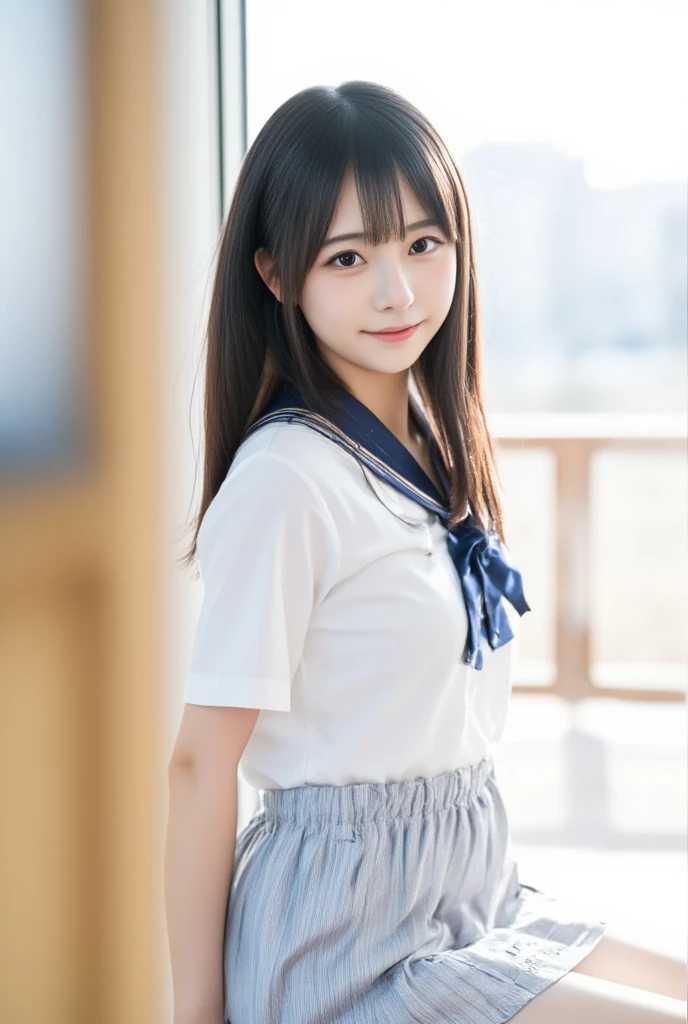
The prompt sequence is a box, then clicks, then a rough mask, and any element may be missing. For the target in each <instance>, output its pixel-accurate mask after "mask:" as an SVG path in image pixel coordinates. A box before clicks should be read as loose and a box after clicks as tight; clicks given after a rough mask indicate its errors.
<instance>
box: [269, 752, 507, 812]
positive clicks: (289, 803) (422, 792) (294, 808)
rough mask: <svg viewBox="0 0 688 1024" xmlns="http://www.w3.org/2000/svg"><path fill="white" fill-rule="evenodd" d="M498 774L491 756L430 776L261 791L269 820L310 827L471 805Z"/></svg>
mask: <svg viewBox="0 0 688 1024" xmlns="http://www.w3.org/2000/svg"><path fill="white" fill-rule="evenodd" d="M493 776H494V761H493V760H492V758H491V757H485V758H483V759H482V761H478V762H476V763H475V764H469V765H465V766H463V767H461V768H455V769H454V770H453V771H449V772H443V773H442V775H433V776H431V777H429V778H422V777H421V778H418V779H402V780H400V781H398V782H353V783H350V784H349V785H345V786H295V787H293V788H291V789H259V790H258V799H259V813H260V814H261V815H262V816H263V817H264V818H265V820H266V821H268V822H273V823H276V822H279V821H291V822H296V823H299V824H304V825H305V824H314V825H318V824H329V825H356V824H362V823H364V822H369V821H373V820H375V819H390V818H400V817H401V818H408V817H413V816H416V815H419V814H428V813H430V812H432V811H440V810H442V809H443V808H446V807H456V806H460V805H462V804H465V803H467V802H468V801H470V800H473V799H474V798H475V797H477V796H479V795H480V794H481V793H482V791H483V790H484V789H485V787H486V786H487V784H488V782H489V781H490V779H492V778H493Z"/></svg>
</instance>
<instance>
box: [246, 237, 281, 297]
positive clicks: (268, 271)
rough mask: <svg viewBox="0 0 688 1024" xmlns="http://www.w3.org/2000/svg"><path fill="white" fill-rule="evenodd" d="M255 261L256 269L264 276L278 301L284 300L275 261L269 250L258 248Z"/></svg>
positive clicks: (254, 257) (254, 256)
mask: <svg viewBox="0 0 688 1024" xmlns="http://www.w3.org/2000/svg"><path fill="white" fill-rule="evenodd" d="M253 262H254V263H255V265H256V270H257V271H258V273H259V274H260V276H261V277H262V279H263V281H264V282H265V284H266V285H267V286H268V288H269V289H270V291H271V292H272V294H273V295H274V296H275V298H276V299H277V301H278V302H281V301H282V298H281V289H280V283H279V278H278V277H277V270H276V267H275V261H274V260H273V258H272V256H271V255H270V253H269V252H268V250H267V249H256V251H255V253H254V255H253Z"/></svg>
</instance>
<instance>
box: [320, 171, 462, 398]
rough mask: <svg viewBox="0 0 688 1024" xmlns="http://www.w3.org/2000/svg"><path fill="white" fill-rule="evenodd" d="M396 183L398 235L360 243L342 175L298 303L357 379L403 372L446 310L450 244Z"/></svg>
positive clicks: (357, 218)
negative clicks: (398, 332)
mask: <svg viewBox="0 0 688 1024" xmlns="http://www.w3.org/2000/svg"><path fill="white" fill-rule="evenodd" d="M399 186H400V191H401V196H402V201H403V206H404V223H405V224H406V225H407V228H411V230H408V233H407V235H406V238H405V239H403V240H402V241H400V242H399V241H394V240H392V241H389V242H386V243H382V244H380V245H375V246H374V245H366V244H365V243H364V241H363V239H362V238H347V239H342V240H340V241H333V242H331V241H329V240H330V239H331V238H333V237H335V236H338V235H343V234H346V235H348V234H361V233H362V231H363V218H362V215H361V210H360V206H359V203H358V197H357V195H356V187H355V183H354V179H353V175H352V174H349V175H348V176H347V178H346V179H345V181H344V186H343V189H342V192H341V195H340V199H339V203H338V206H337V209H336V211H335V215H334V218H333V221H332V224H331V225H330V228H329V230H328V233H327V239H326V244H325V245H324V246H323V248H322V249H321V251H320V252H319V253H318V256H317V258H316V261H315V263H314V265H313V266H312V267H311V269H310V271H309V272H308V274H307V276H306V280H305V282H304V287H303V291H302V296H301V309H302V311H303V314H304V317H305V318H306V320H307V322H308V324H309V326H310V327H311V330H312V331H313V333H314V335H315V338H316V341H317V344H318V347H319V349H320V351H321V353H322V355H323V358H324V359H325V360H326V361H327V362H328V363H330V365H331V366H332V367H333V369H334V370H335V371H336V372H337V373H338V374H339V376H340V377H341V378H342V379H343V380H345V381H347V383H350V384H352V385H355V383H356V382H357V380H360V379H361V378H362V377H366V376H369V375H371V374H400V373H403V375H404V378H405V376H406V372H407V371H408V368H409V367H410V366H411V365H412V364H413V363H415V361H416V359H418V356H419V355H420V354H421V352H422V351H423V349H424V348H425V346H426V345H427V344H428V343H429V342H430V341H431V340H432V338H433V336H434V335H435V333H436V332H437V330H438V328H439V327H440V326H441V325H442V322H443V321H444V319H445V318H446V316H447V313H448V312H449V307H450V306H451V302H452V298H453V295H454V287H455V279H456V248H455V245H454V243H453V241H452V240H451V239H450V238H448V237H447V236H445V235H444V233H443V232H442V230H441V228H440V227H439V225H437V224H430V223H426V224H424V225H422V226H418V227H415V228H414V227H412V225H414V224H416V223H417V222H419V221H428V220H431V219H432V218H429V217H428V214H427V211H426V210H424V209H423V207H422V206H421V205H420V203H419V202H418V200H417V199H416V197H415V196H414V194H413V193H412V192H411V190H410V188H409V186H408V184H407V183H406V181H405V180H404V179H403V178H400V180H399ZM413 324H418V325H419V326H418V327H417V328H416V330H415V331H414V332H413V333H412V334H411V335H410V337H407V338H402V339H401V340H394V336H393V335H392V336H389V337H391V339H392V340H387V341H385V340H383V338H381V337H379V336H376V335H375V334H374V333H372V332H374V331H381V330H384V329H385V328H387V327H399V326H402V325H404V326H406V325H413Z"/></svg>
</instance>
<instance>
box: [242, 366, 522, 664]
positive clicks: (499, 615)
mask: <svg viewBox="0 0 688 1024" xmlns="http://www.w3.org/2000/svg"><path fill="white" fill-rule="evenodd" d="M338 397H339V399H340V403H341V404H340V407H339V409H338V410H337V411H333V413H332V414H331V416H330V417H324V416H321V415H319V414H318V413H315V412H313V411H312V410H309V409H308V407H307V405H306V403H305V401H304V399H303V398H302V396H301V395H300V393H299V392H298V390H297V389H296V388H292V387H288V386H282V387H281V388H280V389H278V391H277V393H276V394H275V395H274V396H273V398H272V400H271V401H270V402H269V403H268V406H267V408H266V409H265V411H264V412H263V414H262V415H261V416H260V417H259V418H258V419H257V420H255V421H254V422H253V423H252V424H251V426H250V427H249V429H248V431H247V433H246V436H247V437H248V436H249V435H250V434H252V433H253V432H254V431H256V430H257V429H258V428H259V427H261V426H263V425H264V424H266V423H273V422H279V421H286V422H296V423H303V424H305V425H307V426H309V427H310V428H311V429H314V430H316V431H318V432H319V433H321V434H323V435H325V436H326V437H328V438H329V439H330V440H332V441H334V442H335V443H336V444H339V445H340V447H342V448H344V449H345V450H346V451H348V452H349V453H350V454H352V455H353V456H354V457H355V458H356V459H358V461H359V462H361V463H363V464H364V465H366V466H367V467H368V468H369V469H371V470H372V472H373V473H375V474H376V475H377V476H379V477H380V478H381V479H383V480H386V481H387V482H388V483H390V484H391V485H392V486H393V487H395V488H396V489H397V490H399V491H401V492H402V493H403V494H406V495H407V496H408V497H410V498H412V499H413V500H414V501H417V502H418V503H419V504H420V505H422V506H423V507H425V508H427V509H429V510H430V511H431V512H434V513H435V514H436V515H437V516H439V518H440V519H441V520H442V521H443V522H444V524H445V526H446V527H447V545H448V548H449V553H450V555H451V559H452V562H453V563H454V566H455V568H456V571H457V573H458V575H459V579H460V581H461V589H462V592H463V597H464V603H465V605H466V612H467V615H468V636H467V640H466V646H465V649H464V652H463V661H464V662H465V663H466V664H467V665H471V666H472V667H473V668H475V669H482V667H483V651H482V645H481V637H484V638H485V639H486V640H487V641H488V643H489V644H490V647H491V648H492V649H493V650H495V649H496V648H497V647H501V646H502V644H505V643H507V641H509V640H512V639H513V636H514V633H513V631H512V629H511V624H510V622H509V619H508V617H507V614H506V611H505V608H504V603H503V599H504V598H506V599H507V600H508V601H509V602H510V603H511V604H512V605H513V606H514V608H515V609H516V610H517V612H518V613H519V615H523V614H524V613H525V612H527V611H530V606H529V605H528V603H527V601H526V599H525V596H524V593H523V582H522V578H521V574H520V573H519V571H518V569H516V567H515V566H514V565H513V564H512V563H511V561H510V559H509V557H508V555H507V553H506V551H505V549H504V546H503V544H502V542H501V538H500V537H499V535H498V534H497V533H487V532H486V531H484V530H483V529H481V528H480V527H479V526H478V525H477V524H476V522H475V520H474V518H473V516H472V515H471V514H470V513H469V514H468V515H467V516H466V517H465V518H464V519H463V520H462V521H461V522H460V523H458V524H456V525H455V526H453V527H449V525H448V519H449V507H448V501H447V496H448V494H449V490H450V480H449V475H448V473H447V470H446V467H445V465H444V462H443V460H442V457H441V454H440V450H439V446H438V444H437V441H436V440H435V437H434V435H433V433H432V430H431V428H430V424H429V423H428V421H427V418H426V416H425V413H424V412H423V410H422V408H421V407H420V405H419V404H418V403H417V401H416V400H415V398H414V397H413V395H412V394H410V395H409V403H410V406H411V411H412V412H413V414H414V418H415V419H416V421H417V423H418V425H419V426H420V429H421V431H422V433H423V435H424V437H425V439H426V440H427V443H428V451H429V453H430V457H431V459H432V464H433V466H434V468H435V472H436V473H437V476H438V479H439V480H440V482H441V483H442V486H443V488H444V491H445V494H444V495H442V494H440V493H439V491H438V490H437V487H436V486H435V484H434V483H433V481H432V480H431V479H430V477H429V476H428V474H427V473H426V472H425V470H424V469H423V467H422V466H421V465H420V463H419V462H418V461H417V460H416V459H415V458H414V456H413V455H412V454H411V452H410V451H409V449H408V448H407V447H406V445H405V444H403V443H402V442H401V441H400V440H399V438H398V437H397V436H396V435H395V434H394V433H393V432H392V431H391V430H390V429H389V427H387V426H386V425H385V424H384V423H383V422H382V421H381V420H380V419H379V418H378V417H377V416H376V415H375V413H373V412H372V411H371V410H370V409H369V408H368V407H367V406H366V405H364V403H363V402H361V401H359V399H357V398H356V397H355V396H354V395H352V394H351V392H349V391H347V390H346V389H344V388H342V389H341V391H340V392H339V394H338Z"/></svg>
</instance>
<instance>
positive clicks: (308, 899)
mask: <svg viewBox="0 0 688 1024" xmlns="http://www.w3.org/2000/svg"><path fill="white" fill-rule="evenodd" d="M258 792H259V799H260V803H259V807H258V809H257V810H256V812H255V814H254V815H253V817H252V818H251V820H250V821H249V822H248V824H247V825H246V826H245V827H244V828H243V829H242V830H241V832H240V833H239V835H238V836H237V844H236V850H235V858H234V873H233V877H232V883H231V887H230V894H229V903H228V908H227V917H226V927H225V943H224V978H225V1021H226V1024H503V1022H504V1021H508V1020H510V1019H511V1018H512V1017H513V1016H514V1014H516V1013H517V1012H518V1010H520V1009H521V1008H522V1007H523V1006H525V1004H526V1003H528V1002H529V1001H530V1000H531V999H533V998H535V997H537V995H538V994H539V993H540V992H542V991H543V989H545V988H547V987H548V986H549V985H551V984H552V983H553V982H556V981H557V979H559V978H561V977H562V976H563V975H564V974H566V973H567V972H568V971H569V970H570V969H571V968H572V967H574V966H575V965H576V964H577V963H578V962H579V961H580V960H582V959H583V957H584V956H586V955H587V954H588V953H589V952H590V951H591V950H592V948H593V947H594V946H595V945H596V943H597V942H598V941H599V939H600V938H601V937H602V935H603V933H604V930H605V927H606V922H605V921H599V920H583V919H582V917H581V916H580V914H579V913H578V912H577V908H576V907H575V906H572V905H570V904H569V903H568V902H567V901H566V900H564V899H562V898H559V897H555V896H553V895H548V894H546V893H544V892H541V891H539V890H537V889H535V888H533V887H531V886H527V885H524V884H522V883H521V882H520V881H519V877H518V868H517V864H516V862H515V860H514V858H513V856H512V854H511V841H510V834H509V825H508V820H507V814H506V810H505V807H504V803H503V801H502V797H501V795H500V791H499V788H498V785H497V780H496V777H495V768H494V762H493V761H492V759H490V758H485V759H484V760H482V761H480V762H478V763H476V764H473V765H468V766H466V767H462V768H458V769H455V770H454V771H449V772H445V773H443V774H442V775H437V776H433V777H431V778H418V779H413V780H402V781H399V782H388V783H371V782H363V783H353V784H351V785H345V786H299V787H296V788H293V789H262V790H259V791H258Z"/></svg>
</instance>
